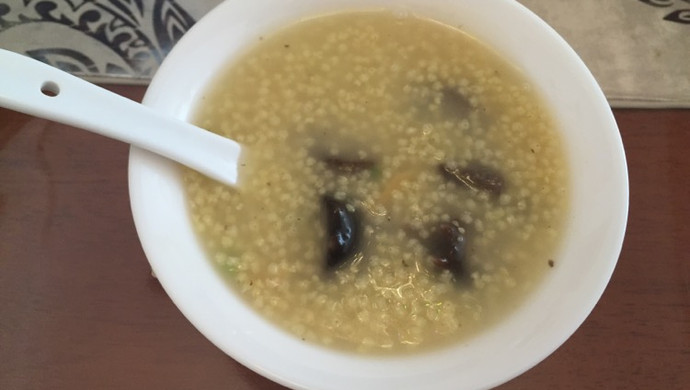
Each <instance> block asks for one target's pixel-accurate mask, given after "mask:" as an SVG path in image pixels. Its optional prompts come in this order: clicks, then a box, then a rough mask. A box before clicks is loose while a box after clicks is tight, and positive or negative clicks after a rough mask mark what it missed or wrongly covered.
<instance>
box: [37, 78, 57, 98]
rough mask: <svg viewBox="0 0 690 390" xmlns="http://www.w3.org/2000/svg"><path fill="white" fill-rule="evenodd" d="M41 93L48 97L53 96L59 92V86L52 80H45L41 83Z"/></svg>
mask: <svg viewBox="0 0 690 390" xmlns="http://www.w3.org/2000/svg"><path fill="white" fill-rule="evenodd" d="M41 93H42V94H44V95H46V96H48V97H55V96H57V95H59V94H60V86H58V85H57V83H55V82H53V81H46V82H45V83H43V85H41Z"/></svg>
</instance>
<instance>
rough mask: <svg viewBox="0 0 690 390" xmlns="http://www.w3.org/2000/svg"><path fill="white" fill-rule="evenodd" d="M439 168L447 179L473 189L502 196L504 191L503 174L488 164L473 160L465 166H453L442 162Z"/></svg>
mask: <svg viewBox="0 0 690 390" xmlns="http://www.w3.org/2000/svg"><path fill="white" fill-rule="evenodd" d="M439 168H440V170H441V173H442V174H443V176H444V177H445V178H446V179H449V180H450V181H452V182H455V183H458V184H460V185H462V186H465V187H467V188H469V189H471V190H474V191H486V192H488V193H489V194H491V195H493V196H494V197H498V196H500V195H501V193H502V192H503V186H504V184H505V182H504V180H503V175H501V173H500V172H498V171H496V170H495V169H493V168H491V167H487V166H486V165H482V164H480V163H477V162H473V163H470V164H469V165H468V166H467V167H465V168H452V167H450V166H448V165H447V164H441V165H440V166H439Z"/></svg>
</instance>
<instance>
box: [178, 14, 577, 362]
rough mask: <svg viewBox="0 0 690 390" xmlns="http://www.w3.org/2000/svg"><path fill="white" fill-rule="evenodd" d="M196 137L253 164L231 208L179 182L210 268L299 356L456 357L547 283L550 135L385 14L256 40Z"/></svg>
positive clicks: (501, 74) (493, 73) (553, 236)
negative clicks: (209, 135)
mask: <svg viewBox="0 0 690 390" xmlns="http://www.w3.org/2000/svg"><path fill="white" fill-rule="evenodd" d="M195 122H196V123H197V124H198V125H200V126H202V127H205V128H207V129H209V130H212V131H215V132H218V133H220V134H222V135H225V136H227V137H230V138H233V139H236V140H237V141H239V142H241V143H242V144H245V145H247V146H248V147H249V148H250V150H251V153H250V154H249V156H248V158H247V159H246V161H244V163H243V168H242V169H241V171H240V189H239V190H236V189H232V188H228V187H225V186H223V185H221V184H218V183H216V182H214V181H212V180H210V179H208V178H205V177H203V176H201V175H200V174H198V173H195V172H193V171H187V172H186V173H185V186H186V189H187V191H188V198H189V205H190V207H189V208H190V213H191V218H192V220H193V224H194V227H195V229H196V231H197V232H198V235H199V237H200V238H201V240H202V242H203V244H204V245H205V247H206V250H207V251H208V255H209V258H210V259H211V260H212V261H213V262H214V263H215V265H216V266H217V268H218V270H219V272H220V273H221V274H222V276H223V277H224V278H226V279H227V281H228V282H229V285H230V286H231V287H232V288H233V289H234V290H235V291H236V292H237V293H238V294H239V295H241V296H242V297H243V298H244V299H245V300H246V301H247V302H248V304H249V305H251V306H252V307H253V308H254V309H255V310H256V311H257V312H259V313H260V314H261V315H263V316H265V317H267V318H269V319H270V320H271V321H273V322H274V323H276V324H278V325H279V326H281V327H283V328H284V329H286V330H287V331H289V332H291V333H293V334H294V335H295V336H296V337H299V338H301V339H302V340H305V342H313V343H318V344H323V345H330V346H333V347H336V348H341V349H346V350H351V351H366V352H371V353H383V352H388V351H392V352H405V351H413V350H414V351H417V350H420V348H431V347H437V346H441V345H444V344H447V343H449V342H454V341H458V340H462V339H463V338H467V337H470V336H472V335H474V334H476V333H477V332H479V331H481V330H483V329H487V328H488V327H490V326H491V325H492V324H493V323H495V322H496V321H497V320H500V319H501V318H504V317H505V316H507V315H509V313H510V311H511V310H512V309H513V308H514V307H515V306H516V305H519V304H520V302H522V301H524V299H526V297H527V296H528V295H529V293H530V291H532V290H533V289H534V288H535V286H537V285H538V283H539V282H540V280H541V279H543V277H544V275H545V274H547V273H548V272H549V269H550V268H552V267H554V266H557V263H558V259H555V258H553V256H554V253H556V249H557V245H558V242H559V238H560V236H561V232H562V230H563V220H564V219H565V215H566V213H567V199H566V198H567V196H566V194H567V186H568V177H567V166H566V162H565V157H564V154H563V150H562V148H561V145H560V139H559V137H558V134H557V130H556V129H555V126H554V123H553V121H552V119H551V117H550V116H549V113H548V109H547V107H546V106H545V104H544V103H543V102H542V101H541V100H540V99H539V97H538V96H537V94H536V92H535V91H534V90H532V88H531V86H530V85H529V83H528V82H527V81H526V80H525V79H524V78H523V76H522V75H521V74H520V73H519V71H518V70H517V69H515V68H514V67H512V66H511V65H510V64H508V63H506V62H505V61H504V60H503V59H501V58H500V57H498V56H497V55H496V54H495V53H494V52H492V51H491V50H489V49H487V48H486V47H485V46H483V45H482V44H481V43H479V42H477V41H476V40H475V39H473V38H472V37H470V36H468V35H466V34H465V33H463V32H461V31H460V30H457V29H454V28H451V27H447V26H443V25H441V24H438V23H436V22H433V21H429V20H425V19H421V18H418V17H415V16H412V15H402V14H397V13H393V12H388V11H372V12H358V13H343V14H336V15H329V16H323V17H318V18H314V19H309V20H305V21H302V22H299V23H297V24H295V25H293V26H291V27H289V28H287V29H285V30H282V31H279V32H277V33H275V34H273V35H271V36H265V37H259V38H258V41H257V42H256V45H255V46H253V47H252V48H251V49H250V50H249V51H247V52H246V53H245V54H244V55H243V56H242V57H241V58H240V59H239V60H238V61H236V62H235V63H233V64H231V66H230V67H228V68H227V69H226V70H225V71H224V72H223V74H222V75H221V76H220V77H219V78H218V79H217V80H216V81H215V82H214V83H213V85H212V86H210V88H209V89H208V91H207V93H206V94H205V95H204V97H203V99H202V100H201V102H200V104H199V107H198V110H197V112H196V116H195Z"/></svg>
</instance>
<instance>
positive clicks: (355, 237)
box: [322, 195, 360, 269]
mask: <svg viewBox="0 0 690 390" xmlns="http://www.w3.org/2000/svg"><path fill="white" fill-rule="evenodd" d="M322 204H323V209H324V212H325V213H326V239H327V240H328V241H327V246H326V268H327V269H333V268H336V267H338V266H340V265H342V264H343V263H345V262H346V261H347V260H349V259H351V258H352V257H353V256H354V254H355V253H356V252H357V247H358V245H359V237H360V221H359V215H358V213H357V212H356V211H350V210H348V208H347V203H345V202H342V201H339V200H337V199H335V198H333V197H332V196H330V195H325V196H324V197H323V198H322Z"/></svg>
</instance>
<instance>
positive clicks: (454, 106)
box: [441, 87, 474, 119]
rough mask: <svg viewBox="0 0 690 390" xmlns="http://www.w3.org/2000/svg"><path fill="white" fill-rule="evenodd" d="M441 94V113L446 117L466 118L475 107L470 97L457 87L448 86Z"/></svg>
mask: <svg viewBox="0 0 690 390" xmlns="http://www.w3.org/2000/svg"><path fill="white" fill-rule="evenodd" d="M441 94H442V95H441V113H442V114H443V115H444V116H446V117H454V118H460V119H464V118H466V117H467V116H468V115H469V114H470V112H472V110H473V109H474V108H473V107H472V104H471V103H470V101H469V99H467V98H466V97H465V96H464V95H463V94H461V93H460V92H458V91H457V90H455V89H452V88H450V87H446V88H444V89H443V90H442V91H441Z"/></svg>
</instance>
